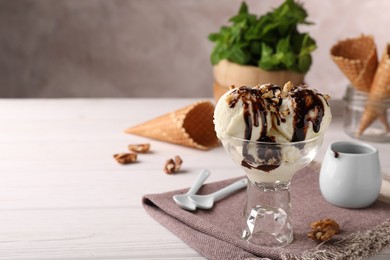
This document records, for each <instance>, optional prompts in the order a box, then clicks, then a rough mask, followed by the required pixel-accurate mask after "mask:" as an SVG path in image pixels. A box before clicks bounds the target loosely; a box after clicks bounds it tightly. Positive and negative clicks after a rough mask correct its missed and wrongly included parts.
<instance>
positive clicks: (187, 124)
mask: <svg viewBox="0 0 390 260" xmlns="http://www.w3.org/2000/svg"><path fill="white" fill-rule="evenodd" d="M213 113H214V105H213V104H212V103H211V102H209V101H200V102H196V103H194V104H191V105H189V106H186V107H184V108H181V109H179V110H176V111H174V112H171V113H167V114H165V115H162V116H159V117H157V118H155V119H152V120H150V121H147V122H145V123H142V124H139V125H136V126H134V127H130V128H128V129H126V130H125V132H126V133H129V134H135V135H139V136H144V137H148V138H152V139H156V140H160V141H165V142H169V143H174V144H179V145H184V146H189V147H193V148H197V149H201V150H208V149H211V148H213V147H215V146H217V145H218V139H217V136H216V134H215V131H214V123H213Z"/></svg>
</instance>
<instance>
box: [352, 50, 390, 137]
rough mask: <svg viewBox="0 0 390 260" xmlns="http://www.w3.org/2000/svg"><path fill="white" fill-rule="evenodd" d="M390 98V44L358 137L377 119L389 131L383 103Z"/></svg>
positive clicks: (375, 77)
mask: <svg viewBox="0 0 390 260" xmlns="http://www.w3.org/2000/svg"><path fill="white" fill-rule="evenodd" d="M389 98H390V44H388V45H387V46H386V49H385V52H384V53H383V55H382V59H381V61H380V63H379V66H378V69H377V71H376V73H375V76H374V80H373V82H372V86H371V90H370V93H369V95H368V102H367V104H366V107H365V110H364V113H363V116H362V119H361V121H360V126H359V130H358V133H357V136H360V135H361V134H362V133H363V132H364V130H365V129H366V128H367V127H368V126H369V125H370V124H371V123H372V122H374V121H375V120H376V119H377V118H379V119H380V120H381V122H382V123H383V124H384V125H385V128H386V130H387V131H389V122H388V120H387V111H386V107H385V106H384V105H383V104H382V103H381V102H382V101H383V100H385V99H389Z"/></svg>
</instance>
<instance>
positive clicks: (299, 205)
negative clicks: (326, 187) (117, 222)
mask: <svg viewBox="0 0 390 260" xmlns="http://www.w3.org/2000/svg"><path fill="white" fill-rule="evenodd" d="M242 177H244V176H241V177H239V178H234V179H229V180H225V181H220V182H214V183H210V184H205V185H203V187H202V188H201V189H200V190H199V192H198V194H208V193H212V192H214V191H216V190H218V189H221V188H222V187H225V186H226V185H228V184H230V183H232V182H234V181H236V180H238V179H240V178H242ZM318 178H319V164H318V163H315V164H312V165H311V166H310V167H306V168H305V169H303V170H301V171H300V172H298V173H297V174H296V175H295V176H294V178H293V180H292V183H291V200H292V217H293V228H294V240H293V242H292V243H291V244H290V245H288V246H286V247H283V248H271V247H265V246H256V245H253V244H251V243H248V242H246V241H244V240H242V239H241V238H240V223H241V221H242V217H243V207H244V203H245V189H242V190H240V191H238V192H236V193H235V194H233V195H231V196H229V197H227V198H225V199H223V200H221V201H219V202H217V203H216V204H215V205H214V207H213V208H212V209H209V210H196V211H194V212H189V211H185V210H183V209H181V208H179V207H178V206H177V205H176V204H175V203H174V201H173V199H172V196H173V195H175V194H179V193H185V192H186V191H187V190H188V188H187V189H181V190H176V191H170V192H166V193H161V194H148V195H145V196H144V197H143V200H142V202H143V206H144V208H145V210H146V211H147V212H148V213H149V214H150V215H151V216H152V217H153V218H154V219H155V220H157V221H158V222H159V223H161V224H162V225H163V226H165V227H166V228H168V229H169V230H170V231H171V232H173V233H174V234H176V235H177V236H178V237H179V238H181V239H182V240H183V241H184V242H185V243H187V244H188V245H189V246H191V247H192V248H194V249H195V250H196V251H198V252H199V253H200V254H201V255H203V256H205V257H206V258H208V259H248V258H270V259H356V258H360V257H362V256H369V255H374V254H376V253H377V252H379V251H381V250H383V249H384V248H386V247H387V246H389V244H390V205H389V204H386V203H384V202H381V201H379V200H378V201H376V202H375V203H374V204H373V205H371V206H370V207H368V208H364V209H345V208H340V207H336V206H333V205H331V204H329V203H328V202H326V201H325V199H324V198H323V197H322V195H321V193H320V190H319V184H318ZM323 218H333V219H335V220H336V222H337V223H339V225H340V228H341V232H340V234H338V235H336V236H334V237H333V238H332V239H331V240H330V241H328V242H326V243H323V244H320V245H319V244H318V243H317V242H315V241H313V240H310V239H309V238H307V235H306V234H307V232H308V231H310V223H311V222H313V221H316V220H319V219H323Z"/></svg>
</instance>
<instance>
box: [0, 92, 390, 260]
mask: <svg viewBox="0 0 390 260" xmlns="http://www.w3.org/2000/svg"><path fill="white" fill-rule="evenodd" d="M194 101H195V99H36V100H28V99H27V100H22V99H0V259H81V258H82V259H114V258H115V259H184V258H186V259H202V257H201V256H200V255H199V254H198V253H197V252H196V251H194V250H193V249H191V248H190V247H188V246H187V245H186V244H184V243H183V242H182V241H181V240H180V239H179V238H177V237H176V236H175V235H173V234H172V233H170V232H169V231H168V230H167V229H165V228H164V227H163V226H161V225H160V224H158V223H157V222H156V221H155V220H153V219H152V218H151V217H149V215H147V213H146V212H145V211H144V209H143V207H142V205H141V198H142V195H144V194H147V193H159V192H164V191H169V190H172V189H178V188H183V187H188V186H190V185H191V184H192V182H193V181H194V179H195V177H196V176H197V174H198V172H199V171H200V169H202V168H208V169H210V171H211V172H212V175H211V177H210V178H209V179H208V182H213V181H217V180H222V179H226V178H230V177H235V176H237V175H238V174H239V173H240V172H239V171H240V169H239V168H238V167H237V166H236V165H235V164H234V163H233V162H232V161H231V160H230V158H228V157H227V155H225V152H224V151H223V149H222V147H219V148H216V149H213V150H211V151H207V152H204V151H198V150H195V149H191V148H186V147H181V146H177V145H172V144H167V143H164V142H158V141H153V140H149V139H145V138H141V137H137V136H133V135H127V134H124V133H123V130H124V129H125V128H126V127H129V126H132V125H134V124H136V123H140V122H143V121H145V120H148V119H151V118H153V117H155V116H159V115H161V114H163V113H165V112H170V111H173V110H175V109H178V108H181V107H184V106H186V105H188V104H191V103H192V102H194ZM337 110H338V109H337ZM339 140H350V138H349V137H348V136H347V135H345V134H344V132H343V131H342V124H341V118H340V117H339V116H337V115H336V116H335V117H334V120H333V122H332V126H331V127H330V129H329V131H328V132H327V134H326V137H325V141H324V144H323V147H322V149H321V151H320V153H319V154H318V156H317V160H322V158H323V153H324V151H325V149H326V147H327V146H328V145H329V143H331V142H334V141H339ZM143 142H149V143H150V144H151V145H152V153H150V154H145V155H142V154H141V155H139V162H138V163H136V164H131V165H125V166H124V165H119V164H118V163H117V162H116V161H115V160H114V159H113V158H112V155H113V154H114V153H118V152H125V151H127V145H128V144H132V143H143ZM373 145H374V146H376V147H377V148H378V149H379V150H380V155H381V160H382V167H383V169H384V170H385V171H387V172H390V160H389V159H390V156H389V154H390V144H377V143H374V144H373ZM174 155H180V156H181V157H182V159H183V161H184V163H183V170H185V173H183V174H176V175H167V174H165V173H164V172H163V170H162V168H163V165H164V162H165V161H166V159H168V158H171V157H173V156H174ZM386 254H387V255H386ZM389 255H390V251H389V250H388V251H387V253H383V254H382V255H381V256H377V257H375V259H387V258H388V257H389Z"/></svg>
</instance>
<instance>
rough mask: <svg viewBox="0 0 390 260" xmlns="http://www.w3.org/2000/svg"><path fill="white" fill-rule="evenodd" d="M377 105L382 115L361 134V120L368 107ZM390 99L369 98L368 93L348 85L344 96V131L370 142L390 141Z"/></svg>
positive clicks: (376, 107)
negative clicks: (373, 99) (370, 99)
mask: <svg viewBox="0 0 390 260" xmlns="http://www.w3.org/2000/svg"><path fill="white" fill-rule="evenodd" d="M368 106H370V107H371V108H372V107H375V109H377V110H378V111H380V114H381V115H382V116H381V117H378V118H376V119H375V120H374V121H373V122H372V123H371V124H370V125H369V126H368V127H367V128H366V129H364V131H363V132H362V133H361V134H360V135H359V128H360V125H361V120H362V117H363V114H364V111H365V110H366V108H367V107H368ZM389 124H390V99H383V100H381V101H380V102H373V101H369V100H368V93H366V92H362V91H358V90H356V89H355V88H353V87H352V86H348V88H347V90H346V92H345V96H344V131H345V132H346V133H347V134H348V135H349V136H351V137H353V138H356V139H360V140H364V141H370V142H390V129H389Z"/></svg>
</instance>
